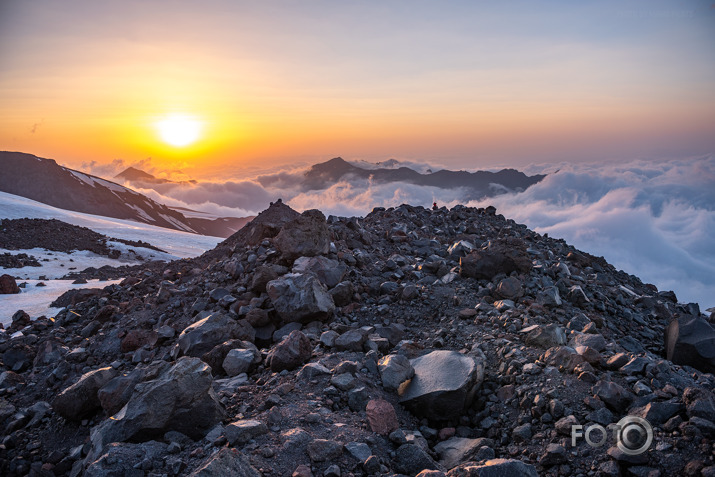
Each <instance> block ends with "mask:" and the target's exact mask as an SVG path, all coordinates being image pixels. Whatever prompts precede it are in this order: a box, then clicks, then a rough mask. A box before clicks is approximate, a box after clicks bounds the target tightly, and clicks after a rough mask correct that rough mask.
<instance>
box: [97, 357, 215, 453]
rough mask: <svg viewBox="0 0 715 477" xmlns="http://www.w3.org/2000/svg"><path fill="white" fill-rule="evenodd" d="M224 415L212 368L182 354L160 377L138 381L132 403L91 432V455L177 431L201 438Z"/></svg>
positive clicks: (130, 401)
mask: <svg viewBox="0 0 715 477" xmlns="http://www.w3.org/2000/svg"><path fill="white" fill-rule="evenodd" d="M224 416H225V413H224V410H223V408H222V406H221V405H220V404H219V403H218V401H217V399H216V396H215V395H214V393H213V391H212V389H211V369H210V368H209V367H208V365H207V364H206V363H204V362H203V361H201V360H200V359H198V358H190V357H182V358H179V359H178V360H177V361H176V364H174V365H173V366H172V367H171V368H170V369H169V370H168V371H166V372H165V373H163V374H162V375H161V376H159V377H158V378H157V379H154V380H151V381H146V382H144V383H140V384H137V386H136V387H135V389H134V394H133V395H132V397H131V399H130V400H129V402H128V403H127V404H126V405H125V406H124V407H123V408H122V410H121V411H119V412H118V413H117V414H115V415H114V416H112V419H108V420H106V421H104V422H102V423H101V424H100V425H98V426H97V427H95V428H94V429H93V430H92V432H91V440H92V452H91V455H92V456H98V455H100V454H101V453H102V451H103V449H104V447H105V446H106V445H107V444H109V443H110V442H123V441H127V440H141V439H142V438H146V437H148V436H151V435H154V434H155V433H156V432H166V431H169V430H175V431H178V432H181V433H183V434H186V435H187V436H189V437H191V438H192V439H198V438H201V437H203V436H204V435H206V433H207V432H208V431H209V430H210V429H211V428H212V427H213V426H214V425H215V424H216V423H217V422H219V421H221V420H222V419H223V418H224Z"/></svg>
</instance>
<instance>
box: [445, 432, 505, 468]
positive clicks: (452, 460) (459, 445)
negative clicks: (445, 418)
mask: <svg viewBox="0 0 715 477" xmlns="http://www.w3.org/2000/svg"><path fill="white" fill-rule="evenodd" d="M485 446H486V447H492V446H494V442H493V441H492V440H491V439H487V438H484V437H481V438H479V439H467V438H465V437H452V438H450V439H447V440H446V441H442V442H440V443H439V444H437V445H436V446H434V450H435V452H437V454H439V458H440V461H439V463H440V464H442V465H443V466H444V467H445V468H446V469H448V470H449V469H452V468H454V467H456V466H458V465H459V464H461V463H462V462H465V461H467V460H470V459H471V458H472V456H474V454H476V453H477V451H478V450H479V449H481V448H482V447H485Z"/></svg>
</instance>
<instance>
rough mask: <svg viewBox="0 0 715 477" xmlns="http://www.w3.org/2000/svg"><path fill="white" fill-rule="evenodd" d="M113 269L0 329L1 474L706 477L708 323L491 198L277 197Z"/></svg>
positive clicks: (712, 468)
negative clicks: (292, 201) (227, 232)
mask: <svg viewBox="0 0 715 477" xmlns="http://www.w3.org/2000/svg"><path fill="white" fill-rule="evenodd" d="M127 273H128V276H125V279H124V280H123V282H122V283H120V284H116V285H111V286H108V287H105V288H104V289H102V290H98V291H96V292H92V293H86V294H82V295H77V294H75V295H74V296H72V297H71V299H69V297H68V298H67V299H60V300H58V303H64V305H63V306H65V308H63V309H62V311H60V312H59V313H58V314H57V315H56V316H54V317H45V316H40V317H36V316H32V317H31V316H28V314H27V313H24V312H21V311H18V312H17V313H15V315H14V316H13V321H12V323H11V325H10V326H9V327H8V328H7V329H6V330H4V332H2V333H0V357H1V359H2V367H1V368H0V430H1V433H0V436H1V442H0V474H1V475H4V476H20V475H32V476H53V475H56V476H60V475H72V476H79V475H88V476H120V475H127V476H178V475H190V476H221V475H237V476H261V475H262V476H291V477H320V476H325V477H347V476H358V475H360V476H362V475H370V476H372V475H375V476H377V475H398V474H401V475H408V476H414V475H420V476H422V477H428V476H429V477H440V476H445V475H447V476H449V477H467V476H469V477H472V476H474V477H476V476H537V475H551V476H557V475H560V476H596V475H606V476H620V475H623V476H652V477H654V476H675V475H679V476H713V475H715V462H714V461H713V456H714V455H715V447H714V445H713V443H714V442H715V394H713V388H714V386H715V379H714V378H713V375H712V374H711V373H712V372H713V365H714V363H715V361H714V359H715V331H713V326H712V319H713V317H712V316H710V317H707V316H705V315H703V314H701V313H700V310H699V308H698V306H697V305H695V304H682V303H678V301H677V297H676V296H675V294H674V293H673V292H669V291H658V290H657V289H656V287H654V286H653V285H649V284H644V283H642V282H641V281H640V280H639V279H638V278H637V277H634V276H631V275H629V274H627V273H625V272H623V271H618V270H616V269H615V268H614V267H613V266H611V265H609V264H608V263H607V262H606V261H605V260H604V259H602V258H599V257H594V256H592V255H589V254H588V253H585V252H582V251H579V250H576V249H575V248H574V247H572V246H569V245H568V244H566V243H565V242H564V241H563V240H556V239H553V238H550V237H547V236H546V235H540V234H537V233H535V232H533V231H531V230H529V229H528V228H526V227H525V226H523V225H520V224H517V223H515V222H514V221H512V220H508V219H506V218H504V217H503V216H501V215H499V214H497V213H496V210H495V209H494V208H493V207H488V208H485V209H476V208H467V207H463V206H456V207H454V208H452V209H447V208H441V209H438V210H429V209H425V208H422V207H412V206H409V205H402V206H400V207H397V208H390V209H383V208H377V209H375V210H373V211H372V213H370V214H369V215H367V216H366V217H364V218H344V217H334V216H330V217H327V218H325V216H324V215H323V214H322V213H320V212H319V211H316V210H309V211H306V212H304V213H302V214H299V213H297V212H296V211H294V210H292V209H290V208H289V207H288V206H286V205H285V204H283V203H282V202H280V201H279V202H276V203H274V204H272V205H271V207H270V208H268V209H266V210H265V211H263V212H262V213H261V214H260V215H259V216H258V217H256V218H255V219H254V220H253V221H252V222H250V223H249V224H248V225H247V226H246V227H244V228H243V229H241V230H239V231H238V232H237V233H235V234H234V235H233V236H231V237H229V238H228V239H226V240H225V241H224V242H222V243H221V244H219V245H218V246H217V247H216V248H215V249H213V250H211V251H209V252H207V253H205V254H204V255H203V256H201V257H198V258H195V259H191V260H180V261H175V262H171V263H167V264H165V265H163V266H162V267H161V268H158V267H157V266H156V264H152V266H146V267H138V268H134V269H131V270H129V271H128V272H127ZM7 288H8V289H10V288H12V286H11V284H9V285H7ZM10 291H11V292H12V290H10ZM626 417H630V418H631V419H636V418H640V419H645V420H646V421H647V423H648V426H649V427H650V428H651V429H652V440H651V441H650V442H645V444H644V445H643V448H642V449H640V448H638V446H637V445H636V446H635V447H634V443H635V442H636V441H638V439H637V437H638V436H636V437H633V435H631V434H629V435H626V436H622V435H621V438H620V439H619V438H618V437H619V435H620V434H619V432H620V431H619V428H618V427H617V426H616V427H614V426H613V424H616V423H618V422H623V421H622V419H624V418H626ZM620 425H621V426H624V424H620ZM594 426H601V429H604V431H603V432H601V431H599V430H598V429H599V428H595V427H594ZM589 428H590V429H592V432H590V433H589V431H588V429H589ZM575 429H576V430H580V431H579V432H575V431H574V430H575ZM593 429H596V430H595V431H594V430H593ZM640 429H645V427H641V428H640ZM631 430H632V429H631ZM584 434H586V435H587V436H589V437H590V440H588V442H587V439H585V438H584ZM641 437H642V435H641ZM594 441H595V442H596V443H597V444H598V445H597V446H596V445H592V444H593V442H594ZM589 442H590V443H591V444H590V443H589ZM638 442H640V441H638ZM629 446H630V447H629ZM634 449H637V450H638V452H633V451H634Z"/></svg>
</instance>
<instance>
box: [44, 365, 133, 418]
mask: <svg viewBox="0 0 715 477" xmlns="http://www.w3.org/2000/svg"><path fill="white" fill-rule="evenodd" d="M117 374H119V373H118V372H117V370H116V369H113V368H110V367H107V368H100V369H95V370H94V371H90V372H88V373H85V374H83V375H82V377H80V378H79V381H77V382H76V383H74V384H73V385H72V386H70V387H68V388H67V389H65V390H64V391H62V392H61V393H60V394H58V395H57V396H56V397H55V399H54V400H53V401H52V408H53V409H54V410H55V412H56V413H57V414H59V415H60V416H62V417H64V418H65V419H69V420H74V421H77V420H80V419H82V418H83V417H86V416H88V415H90V414H92V413H93V412H95V411H97V410H99V409H101V407H102V406H101V403H100V401H99V397H97V392H98V391H99V390H100V388H102V386H104V385H105V384H107V383H108V382H109V381H111V380H112V379H113V378H114V377H116V376H117Z"/></svg>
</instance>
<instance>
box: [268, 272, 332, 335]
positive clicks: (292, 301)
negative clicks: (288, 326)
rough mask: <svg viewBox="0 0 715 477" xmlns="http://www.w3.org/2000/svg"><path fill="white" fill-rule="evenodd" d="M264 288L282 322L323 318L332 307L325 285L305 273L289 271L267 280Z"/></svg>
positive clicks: (328, 313)
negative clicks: (274, 278)
mask: <svg viewBox="0 0 715 477" xmlns="http://www.w3.org/2000/svg"><path fill="white" fill-rule="evenodd" d="M266 291H267V292H268V296H269V297H270V298H271V301H272V302H273V306H274V307H275V309H276V311H277V312H278V315H280V317H281V319H282V320H283V322H284V323H290V322H294V321H297V322H301V323H306V322H309V321H313V320H325V319H327V318H328V317H330V315H331V314H332V313H333V311H334V310H335V303H334V302H333V297H332V296H330V294H329V293H328V290H327V289H326V288H325V285H323V284H322V283H320V280H318V279H317V278H316V277H315V275H311V274H308V273H289V274H287V275H283V276H282V277H280V278H278V279H276V280H271V281H270V282H268V285H267V286H266Z"/></svg>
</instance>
